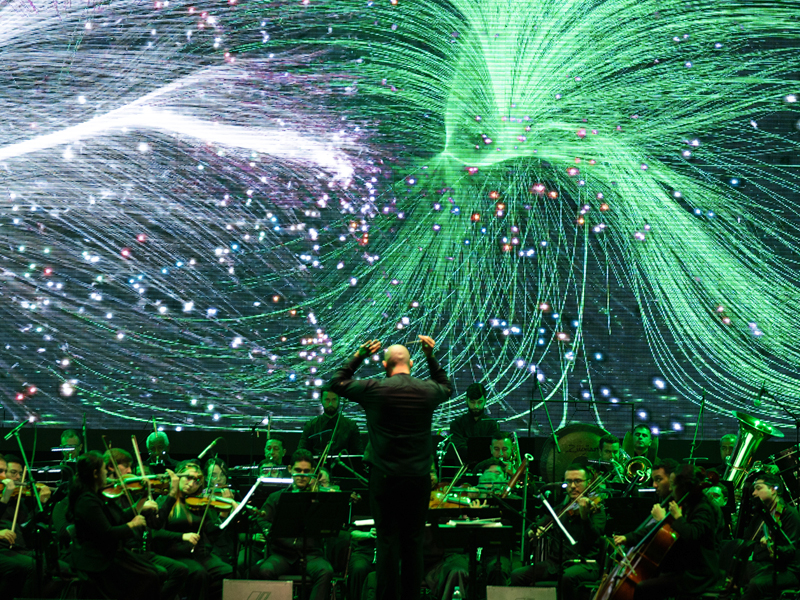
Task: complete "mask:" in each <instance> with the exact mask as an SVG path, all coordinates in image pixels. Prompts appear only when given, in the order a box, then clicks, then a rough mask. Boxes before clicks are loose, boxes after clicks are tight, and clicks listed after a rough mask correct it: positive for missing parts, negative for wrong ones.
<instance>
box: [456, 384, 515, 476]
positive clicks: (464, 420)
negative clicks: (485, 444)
mask: <svg viewBox="0 0 800 600" xmlns="http://www.w3.org/2000/svg"><path fill="white" fill-rule="evenodd" d="M486 396H487V393H486V388H485V387H484V386H483V384H482V383H472V384H470V386H469V387H468V388H467V398H466V400H467V412H466V413H465V414H463V415H461V416H460V417H456V418H455V419H453V421H452V422H451V423H450V433H451V434H452V436H453V445H454V446H455V447H456V450H458V454H459V456H460V457H461V460H462V461H465V460H466V459H467V440H468V439H469V438H472V437H491V438H492V439H493V440H496V439H503V438H502V436H501V434H500V426H499V425H498V424H497V421H495V420H493V419H490V418H489V417H488V416H487V415H486ZM495 458H496V457H495Z"/></svg>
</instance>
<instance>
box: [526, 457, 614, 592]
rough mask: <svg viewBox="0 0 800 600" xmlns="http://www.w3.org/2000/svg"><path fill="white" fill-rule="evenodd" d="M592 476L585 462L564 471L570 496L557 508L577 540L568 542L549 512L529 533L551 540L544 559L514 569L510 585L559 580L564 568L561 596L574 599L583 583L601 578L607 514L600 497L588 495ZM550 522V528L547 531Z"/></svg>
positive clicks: (572, 465) (563, 522) (574, 464)
mask: <svg viewBox="0 0 800 600" xmlns="http://www.w3.org/2000/svg"><path fill="white" fill-rule="evenodd" d="M593 477H594V473H593V472H592V471H591V470H590V468H589V467H588V466H586V465H584V464H576V463H573V464H571V465H570V466H568V467H567V469H566V471H565V473H564V483H565V484H566V486H567V497H566V498H565V500H564V502H563V503H561V504H560V505H559V506H558V507H557V508H555V509H554V510H555V511H556V513H557V514H558V515H559V516H560V520H561V523H562V524H563V525H564V528H565V529H566V530H567V531H568V532H569V533H570V535H571V536H572V537H573V538H574V539H575V541H576V542H577V543H576V544H575V545H574V546H573V545H571V544H569V543H568V542H567V540H566V539H565V538H564V534H563V532H562V531H561V530H560V529H558V528H557V526H555V525H554V524H552V523H551V522H550V521H551V520H552V518H551V517H550V516H549V515H548V516H547V517H544V518H542V519H540V520H539V521H538V522H537V524H536V525H535V526H534V528H533V529H531V530H530V531H528V535H529V536H532V537H533V536H535V537H537V538H538V539H540V540H541V539H542V538H544V537H546V538H547V539H549V541H550V542H551V543H550V544H549V546H548V550H547V555H546V556H545V560H542V561H539V562H537V563H535V564H534V565H532V566H527V567H521V568H519V569H515V570H514V571H512V572H511V578H510V584H511V585H513V586H531V585H534V584H535V583H536V582H537V581H542V580H546V579H557V578H558V574H559V571H561V580H560V594H561V595H560V598H562V600H573V599H574V598H575V597H576V588H577V587H578V586H579V585H580V584H582V583H585V582H591V581H595V580H597V579H599V578H600V565H599V560H600V556H601V552H602V548H603V537H602V536H603V530H604V529H605V526H606V513H605V509H604V508H603V505H602V503H600V502H598V501H597V500H598V499H599V498H597V497H594V498H592V497H587V494H586V490H587V487H588V486H589V485H590V482H591V481H592V480H593ZM548 525H549V531H547V532H545V528H546V527H548Z"/></svg>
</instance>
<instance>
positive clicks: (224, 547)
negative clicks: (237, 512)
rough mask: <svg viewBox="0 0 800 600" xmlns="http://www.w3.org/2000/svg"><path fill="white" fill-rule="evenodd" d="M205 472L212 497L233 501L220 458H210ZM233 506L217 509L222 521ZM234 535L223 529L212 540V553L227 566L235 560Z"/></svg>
mask: <svg viewBox="0 0 800 600" xmlns="http://www.w3.org/2000/svg"><path fill="white" fill-rule="evenodd" d="M205 472H206V473H210V474H211V490H212V493H213V494H214V496H217V497H220V498H227V499H229V500H234V499H235V497H236V494H234V493H233V490H232V489H231V488H230V486H229V485H228V465H227V464H225V461H224V460H222V459H221V458H212V459H209V461H208V462H207V463H206V467H205ZM234 506H235V504H231V506H230V509H228V510H225V509H219V514H220V516H221V517H222V518H223V519H227V518H228V515H229V514H230V511H231V510H232V509H233V508H234ZM235 536H236V534H235V533H234V530H233V528H228V529H225V530H224V531H222V532H221V534H220V535H219V536H217V539H216V540H214V547H213V552H214V554H216V555H217V556H219V557H220V558H221V559H222V560H224V561H225V562H226V563H228V564H229V565H234V564H236V563H235V560H236V539H235Z"/></svg>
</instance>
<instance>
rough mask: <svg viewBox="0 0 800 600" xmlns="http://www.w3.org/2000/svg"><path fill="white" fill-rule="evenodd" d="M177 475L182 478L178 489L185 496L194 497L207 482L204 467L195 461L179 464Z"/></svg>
mask: <svg viewBox="0 0 800 600" xmlns="http://www.w3.org/2000/svg"><path fill="white" fill-rule="evenodd" d="M175 473H176V474H177V475H178V477H179V478H180V481H179V482H178V489H179V490H180V492H181V494H182V495H184V496H194V495H195V494H197V493H198V492H199V491H200V488H202V487H203V485H204V484H205V482H206V476H205V473H203V467H201V466H200V464H199V463H198V462H197V461H194V460H184V461H183V462H181V463H178V467H177V468H176V469H175Z"/></svg>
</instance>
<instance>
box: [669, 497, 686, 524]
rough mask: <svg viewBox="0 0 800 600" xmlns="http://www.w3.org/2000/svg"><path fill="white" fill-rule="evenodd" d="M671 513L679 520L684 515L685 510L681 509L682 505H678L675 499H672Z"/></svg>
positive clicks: (670, 504)
mask: <svg viewBox="0 0 800 600" xmlns="http://www.w3.org/2000/svg"><path fill="white" fill-rule="evenodd" d="M669 514H671V515H672V518H673V519H675V520H677V519H680V518H681V517H682V516H683V511H681V507H680V506H679V505H678V503H677V502H675V500H672V501H671V502H670V503H669Z"/></svg>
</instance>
